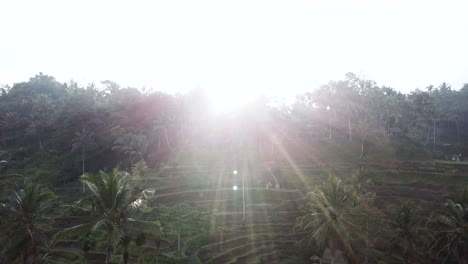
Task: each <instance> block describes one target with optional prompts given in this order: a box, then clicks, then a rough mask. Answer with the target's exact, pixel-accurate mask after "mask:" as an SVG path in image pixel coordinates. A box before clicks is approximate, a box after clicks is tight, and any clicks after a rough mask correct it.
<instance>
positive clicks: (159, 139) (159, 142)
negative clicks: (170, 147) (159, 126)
mask: <svg viewBox="0 0 468 264" xmlns="http://www.w3.org/2000/svg"><path fill="white" fill-rule="evenodd" d="M160 152H161V135H158V153H160Z"/></svg>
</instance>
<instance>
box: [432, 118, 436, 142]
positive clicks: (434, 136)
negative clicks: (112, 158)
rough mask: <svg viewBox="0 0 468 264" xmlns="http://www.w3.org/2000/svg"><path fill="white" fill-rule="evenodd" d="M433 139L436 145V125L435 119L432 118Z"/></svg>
mask: <svg viewBox="0 0 468 264" xmlns="http://www.w3.org/2000/svg"><path fill="white" fill-rule="evenodd" d="M432 127H433V129H432V139H433V145H434V146H435V144H436V125H435V119H432Z"/></svg>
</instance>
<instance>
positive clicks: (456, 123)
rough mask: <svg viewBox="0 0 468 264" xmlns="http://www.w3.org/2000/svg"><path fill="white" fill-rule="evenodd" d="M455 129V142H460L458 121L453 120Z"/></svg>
mask: <svg viewBox="0 0 468 264" xmlns="http://www.w3.org/2000/svg"><path fill="white" fill-rule="evenodd" d="M455 131H456V132H457V144H460V133H459V130H458V121H457V120H455Z"/></svg>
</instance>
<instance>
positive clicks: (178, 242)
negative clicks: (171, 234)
mask: <svg viewBox="0 0 468 264" xmlns="http://www.w3.org/2000/svg"><path fill="white" fill-rule="evenodd" d="M177 253H180V231H179V232H178V233H177Z"/></svg>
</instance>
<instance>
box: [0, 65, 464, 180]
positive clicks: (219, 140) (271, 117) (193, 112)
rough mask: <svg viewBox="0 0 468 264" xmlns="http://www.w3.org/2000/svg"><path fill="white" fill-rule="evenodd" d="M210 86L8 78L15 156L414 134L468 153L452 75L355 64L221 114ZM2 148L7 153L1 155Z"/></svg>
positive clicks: (79, 158)
mask: <svg viewBox="0 0 468 264" xmlns="http://www.w3.org/2000/svg"><path fill="white" fill-rule="evenodd" d="M205 95H206V94H204V91H202V90H194V91H192V92H190V93H187V94H184V95H171V94H167V93H163V92H154V91H150V92H148V91H146V92H145V91H142V90H139V89H136V88H123V87H120V86H119V85H118V84H116V83H114V82H111V81H104V82H102V83H101V84H100V85H99V86H96V85H94V84H89V85H87V86H85V87H83V86H80V85H79V84H78V83H75V82H69V83H60V82H58V81H56V80H55V79H54V78H53V77H52V76H48V75H44V74H42V73H40V74H39V75H36V76H35V77H33V78H30V79H29V81H27V82H21V83H16V84H14V85H13V86H12V87H9V86H4V87H3V88H2V89H1V95H0V146H1V148H2V149H5V150H9V151H8V152H9V153H10V154H9V155H10V156H9V158H10V159H11V161H12V162H15V161H17V162H21V161H24V160H27V159H30V158H32V157H35V158H42V159H44V160H47V161H48V162H55V164H57V165H58V166H59V168H60V170H61V172H65V173H66V174H70V175H73V174H74V175H78V173H80V172H81V170H82V167H83V166H86V167H87V168H86V170H87V171H88V170H91V171H96V170H98V169H102V168H112V167H114V166H115V165H118V164H120V166H123V167H128V166H130V165H131V164H133V163H135V162H137V161H139V160H142V159H144V160H146V161H147V162H148V164H149V165H150V166H156V165H157V164H161V163H166V162H168V158H169V157H170V154H171V153H176V152H180V151H195V152H196V151H202V152H215V153H216V152H232V153H233V154H235V153H237V154H238V153H239V151H240V150H245V149H249V150H252V151H253V152H255V153H257V154H259V156H262V157H263V159H266V160H268V155H274V153H280V152H281V148H286V150H287V149H288V147H291V146H292V145H294V144H296V145H298V144H299V145H302V146H304V144H305V142H311V141H314V140H331V141H335V142H360V143H362V145H363V150H362V151H361V152H362V153H361V155H363V154H365V152H366V151H365V143H366V142H367V141H372V140H387V139H389V138H395V137H400V138H408V139H412V141H413V142H418V143H420V144H421V145H425V146H426V147H427V148H428V149H429V150H431V151H433V153H434V154H435V155H438V156H439V157H443V156H444V155H445V156H447V155H450V154H454V153H462V154H468V140H467V139H468V85H464V86H463V87H462V88H461V89H460V90H455V89H452V88H451V87H450V85H448V84H447V83H442V84H441V85H439V86H432V85H431V86H428V87H427V88H426V89H425V90H415V91H413V92H411V93H409V94H403V93H401V92H398V91H396V90H395V89H393V88H390V87H385V86H377V84H376V83H375V82H374V81H370V80H364V79H362V78H359V77H357V76H356V75H354V74H351V73H349V74H347V75H346V77H345V79H344V80H340V81H330V82H329V83H328V84H326V85H323V86H321V87H320V88H318V89H312V90H311V92H308V93H305V94H302V95H299V96H298V97H297V99H296V101H295V102H294V103H293V104H291V105H273V104H270V102H269V100H268V99H267V98H257V99H256V100H254V101H252V102H251V103H250V104H248V105H246V106H244V107H243V108H242V109H240V110H239V111H238V112H236V113H234V114H231V115H224V116H215V115H214V114H213V112H212V111H211V110H210V107H209V102H208V100H207V96H205ZM0 158H1V157H0Z"/></svg>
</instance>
